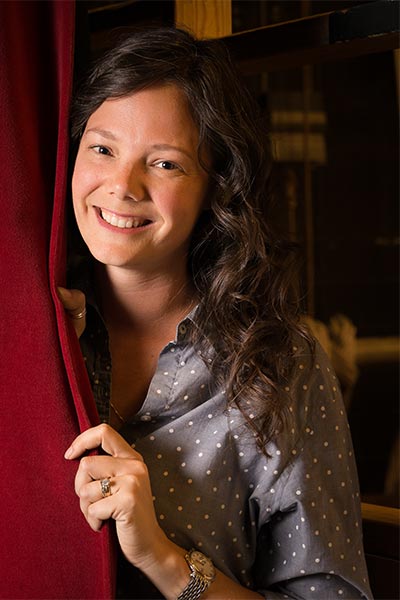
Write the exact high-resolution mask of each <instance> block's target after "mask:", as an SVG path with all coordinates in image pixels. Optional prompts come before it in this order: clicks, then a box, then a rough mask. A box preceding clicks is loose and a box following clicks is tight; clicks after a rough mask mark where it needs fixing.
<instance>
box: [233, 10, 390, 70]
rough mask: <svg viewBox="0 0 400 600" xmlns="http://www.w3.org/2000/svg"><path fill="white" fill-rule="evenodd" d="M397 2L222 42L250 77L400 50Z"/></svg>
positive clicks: (261, 30)
mask: <svg viewBox="0 0 400 600" xmlns="http://www.w3.org/2000/svg"><path fill="white" fill-rule="evenodd" d="M399 7H400V5H399V4H398V3H397V2H391V1H390V0H381V1H380V2H371V3H366V4H363V5H360V6H357V7H354V8H352V9H349V10H347V11H340V12H338V11H334V12H328V13H323V14H320V15H314V16H311V17H305V18H303V19H297V20H294V21H287V22H284V23H279V24H277V25H269V26H266V27H260V28H257V29H253V30H250V31H244V32H241V33H236V34H233V35H230V36H226V37H224V38H222V40H223V41H224V42H225V44H226V45H227V46H228V48H229V50H230V52H231V54H232V56H233V57H234V60H235V62H236V64H237V65H238V67H239V69H240V70H241V71H242V72H243V73H245V74H254V73H260V72H262V71H277V70H283V69H292V68H297V67H300V66H303V65H305V64H316V63H321V62H325V61H328V60H339V59H343V58H350V57H353V56H360V55H363V54H370V53H374V52H384V51H388V50H394V49H396V48H399V47H400V36H399Z"/></svg>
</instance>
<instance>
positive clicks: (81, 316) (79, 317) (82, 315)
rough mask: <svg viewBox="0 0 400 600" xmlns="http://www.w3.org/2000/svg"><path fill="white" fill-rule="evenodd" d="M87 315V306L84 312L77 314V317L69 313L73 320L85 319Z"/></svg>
mask: <svg viewBox="0 0 400 600" xmlns="http://www.w3.org/2000/svg"><path fill="white" fill-rule="evenodd" d="M85 315H86V306H85V308H84V309H83V310H81V312H79V313H77V314H76V315H74V314H71V313H69V316H70V317H71V319H83V317H84V316H85Z"/></svg>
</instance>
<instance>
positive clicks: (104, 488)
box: [100, 477, 111, 498]
mask: <svg viewBox="0 0 400 600" xmlns="http://www.w3.org/2000/svg"><path fill="white" fill-rule="evenodd" d="M100 485H101V495H102V496H103V498H107V496H111V483H110V477H106V478H105V479H102V480H101V481H100Z"/></svg>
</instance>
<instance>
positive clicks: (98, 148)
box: [91, 145, 111, 156]
mask: <svg viewBox="0 0 400 600" xmlns="http://www.w3.org/2000/svg"><path fill="white" fill-rule="evenodd" d="M91 149H92V150H94V151H95V152H96V153H97V154H105V155H106V156H111V150H110V149H109V148H107V147H106V146H101V145H96V146H91Z"/></svg>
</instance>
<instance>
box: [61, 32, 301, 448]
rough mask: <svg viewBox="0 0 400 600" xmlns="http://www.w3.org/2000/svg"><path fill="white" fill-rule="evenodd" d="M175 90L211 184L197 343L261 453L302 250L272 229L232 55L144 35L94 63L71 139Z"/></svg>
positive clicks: (194, 267) (257, 131) (286, 363)
mask: <svg viewBox="0 0 400 600" xmlns="http://www.w3.org/2000/svg"><path fill="white" fill-rule="evenodd" d="M162 84H174V85H177V86H179V88H180V89H182V90H183V91H184V93H185V94H186V97H187V100H188V103H189V107H190V110H191V113H192V116H193V118H194V121H195V123H196V125H197V127H198V130H199V139H200V144H199V157H200V156H201V152H200V150H201V148H202V147H205V148H207V150H208V151H209V153H211V157H212V165H211V167H206V166H205V165H203V166H204V168H206V169H207V170H208V171H209V176H210V179H211V181H212V182H213V185H212V192H211V198H210V203H209V205H210V208H209V210H207V211H204V213H203V215H202V216H201V217H200V220H199V222H198V223H197V225H196V228H195V231H194V232H193V236H192V241H191V248H190V253H189V269H190V274H191V277H192V280H193V283H194V285H195V288H196V290H197V293H198V297H199V307H198V311H197V313H196V325H197V327H195V328H193V334H192V335H193V339H192V341H193V343H194V344H195V345H196V346H197V348H198V349H199V350H200V352H201V353H203V354H208V353H209V351H210V349H211V348H213V349H214V351H215V358H214V360H213V363H212V366H211V369H212V370H213V373H214V376H215V377H216V378H217V380H218V381H219V382H220V383H221V384H222V385H223V386H224V389H225V390H226V394H227V401H228V404H230V405H234V406H236V407H237V408H238V409H239V410H240V411H241V413H242V414H243V416H244V419H245V421H246V423H247V424H248V425H249V427H250V429H251V431H252V432H253V434H254V436H255V437H256V441H257V444H258V446H259V448H260V449H262V450H263V451H265V448H266V443H267V442H268V441H269V440H271V439H273V438H274V437H275V436H276V434H277V432H279V431H281V430H282V428H283V427H284V426H285V422H286V419H287V415H288V395H287V393H286V392H285V387H286V386H287V382H288V379H289V377H290V373H291V369H292V366H293V352H292V345H293V335H294V334H295V333H296V332H297V333H300V334H301V335H303V332H302V329H301V327H300V325H299V324H298V313H299V303H298V294H297V276H296V273H297V265H296V260H297V259H296V256H297V254H296V252H295V248H294V246H293V245H292V244H290V243H289V242H286V241H284V240H282V239H279V238H278V237H277V236H276V235H275V234H274V232H273V231H272V229H271V227H270V226H269V223H268V217H267V216H268V208H269V204H270V202H271V191H270V175H271V166H272V154H271V149H270V142H269V137H268V134H267V132H266V131H264V130H263V125H262V119H261V115H260V112H259V108H258V105H257V103H256V102H255V100H254V99H253V98H252V96H251V95H250V94H249V92H248V91H247V90H246V87H245V86H244V84H243V82H242V81H241V79H240V78H239V76H238V74H237V72H236V70H235V68H234V66H233V64H232V62H231V59H230V57H229V55H228V52H227V50H226V48H225V47H224V45H223V44H222V43H221V42H218V41H216V40H197V39H195V38H194V37H193V36H192V35H191V34H189V33H188V32H186V31H184V30H180V29H176V28H167V27H165V28H145V29H141V30H139V31H136V32H133V33H132V32H131V33H130V34H129V35H128V37H126V39H123V40H122V41H120V42H119V44H118V45H117V46H116V47H115V48H113V49H112V50H111V51H110V52H108V53H107V54H106V55H105V56H103V57H102V58H101V59H99V60H98V61H97V63H96V64H95V66H94V67H93V69H92V71H91V72H90V73H89V75H88V76H87V78H86V79H85V80H84V81H83V84H82V86H81V88H80V90H79V92H78V94H77V95H76V98H75V102H74V104H73V109H72V136H73V138H74V139H75V140H79V138H80V137H81V135H82V134H83V131H84V128H85V125H86V123H87V121H88V119H89V117H90V115H91V114H92V113H93V112H94V111H95V110H96V109H97V108H98V107H99V106H100V105H101V104H102V103H103V102H104V100H106V99H107V98H117V97H123V96H127V95H130V94H132V93H134V92H137V91H139V90H142V89H144V88H148V87H151V86H156V85H162Z"/></svg>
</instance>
